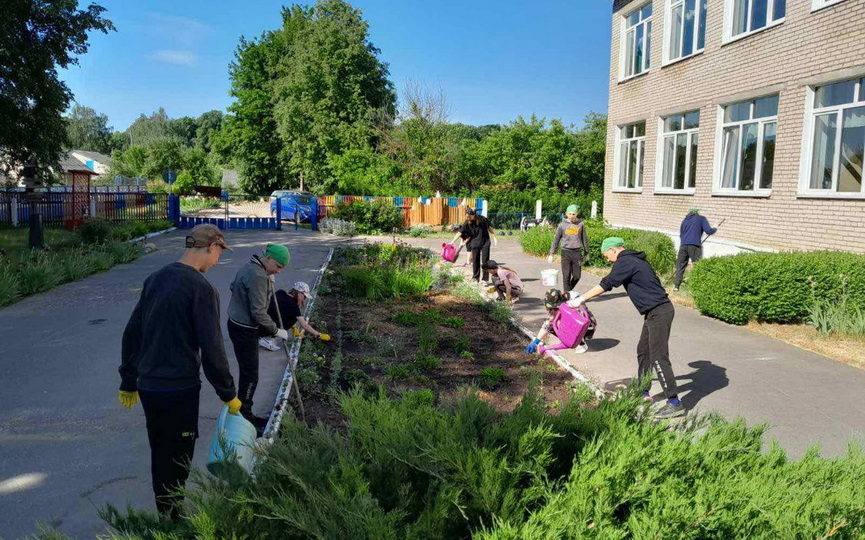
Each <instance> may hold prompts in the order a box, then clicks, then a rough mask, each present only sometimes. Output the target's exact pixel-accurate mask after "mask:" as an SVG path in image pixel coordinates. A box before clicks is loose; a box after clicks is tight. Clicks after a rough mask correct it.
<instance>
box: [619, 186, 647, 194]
mask: <svg viewBox="0 0 865 540" xmlns="http://www.w3.org/2000/svg"><path fill="white" fill-rule="evenodd" d="M642 192H643V188H641V187H640V188H624V187H614V188H613V193H642Z"/></svg>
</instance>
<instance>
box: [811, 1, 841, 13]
mask: <svg viewBox="0 0 865 540" xmlns="http://www.w3.org/2000/svg"><path fill="white" fill-rule="evenodd" d="M843 1H844V0H811V12H812V13H813V12H814V11H820V10H821V9H824V8H827V7H830V6H834V5H835V4H840V3H841V2H843Z"/></svg>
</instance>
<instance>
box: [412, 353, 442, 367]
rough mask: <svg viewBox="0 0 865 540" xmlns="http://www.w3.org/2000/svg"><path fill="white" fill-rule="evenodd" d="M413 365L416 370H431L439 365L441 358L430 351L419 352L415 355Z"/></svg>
mask: <svg viewBox="0 0 865 540" xmlns="http://www.w3.org/2000/svg"><path fill="white" fill-rule="evenodd" d="M414 365H415V367H416V368H417V370H418V371H432V370H434V369H436V368H438V367H439V365H441V359H440V358H436V357H435V356H433V355H432V354H430V353H424V352H421V353H418V354H417V356H416V357H415V361H414Z"/></svg>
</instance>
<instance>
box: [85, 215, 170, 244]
mask: <svg viewBox="0 0 865 540" xmlns="http://www.w3.org/2000/svg"><path fill="white" fill-rule="evenodd" d="M173 226H174V224H173V223H172V222H170V221H168V220H167V219H162V220H159V221H148V222H144V221H129V222H126V223H120V224H113V223H110V222H108V221H106V220H104V219H88V220H86V221H85V222H84V223H83V224H82V225H81V227H79V228H78V230H77V231H76V233H77V235H78V238H79V240H80V241H81V243H82V244H85V245H91V246H96V245H100V244H104V243H105V242H107V241H109V240H119V241H126V240H132V239H133V238H140V237H142V236H144V235H146V234H150V233H152V232H157V231H162V230H165V229H168V228H171V227H173Z"/></svg>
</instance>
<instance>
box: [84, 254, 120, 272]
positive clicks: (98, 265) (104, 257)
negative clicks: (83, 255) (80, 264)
mask: <svg viewBox="0 0 865 540" xmlns="http://www.w3.org/2000/svg"><path fill="white" fill-rule="evenodd" d="M88 260H89V261H90V268H92V269H93V272H105V271H106V270H109V269H110V268H111V267H112V266H114V256H113V255H112V254H111V253H105V252H103V251H93V252H91V253H90V256H89V257H88Z"/></svg>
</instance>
